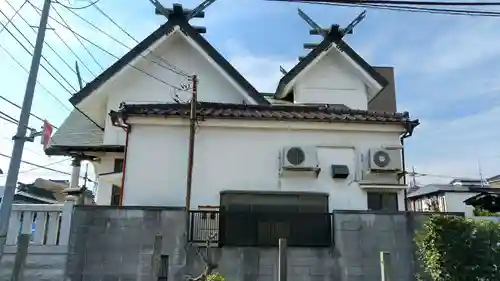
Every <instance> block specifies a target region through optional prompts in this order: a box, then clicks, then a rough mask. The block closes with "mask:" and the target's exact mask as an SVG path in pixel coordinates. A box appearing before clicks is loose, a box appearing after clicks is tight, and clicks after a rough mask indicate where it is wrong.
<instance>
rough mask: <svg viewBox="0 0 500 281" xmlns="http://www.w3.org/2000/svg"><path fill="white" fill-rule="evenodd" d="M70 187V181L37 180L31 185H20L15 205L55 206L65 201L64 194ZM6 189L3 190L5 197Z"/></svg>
mask: <svg viewBox="0 0 500 281" xmlns="http://www.w3.org/2000/svg"><path fill="white" fill-rule="evenodd" d="M68 185H69V182H68V181H62V180H44V179H40V178H39V179H36V180H35V182H33V183H30V184H25V183H19V184H18V186H17V188H16V191H15V194H14V201H13V202H14V204H55V203H61V202H63V201H64V198H65V194H64V193H63V192H62V191H63V190H64V188H67V187H68ZM3 190H4V187H2V188H1V194H2V197H3Z"/></svg>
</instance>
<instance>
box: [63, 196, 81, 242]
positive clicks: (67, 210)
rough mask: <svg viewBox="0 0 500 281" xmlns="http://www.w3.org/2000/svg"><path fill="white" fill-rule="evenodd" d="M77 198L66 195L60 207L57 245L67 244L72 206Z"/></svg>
mask: <svg viewBox="0 0 500 281" xmlns="http://www.w3.org/2000/svg"><path fill="white" fill-rule="evenodd" d="M77 200H78V198H77V197H76V196H73V195H68V196H66V201H65V202H64V206H63V209H62V219H61V232H60V234H59V245H62V246H67V245H68V243H69V233H70V228H71V217H72V215H73V208H74V206H75V203H76V201H77Z"/></svg>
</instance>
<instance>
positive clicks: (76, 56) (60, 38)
mask: <svg viewBox="0 0 500 281" xmlns="http://www.w3.org/2000/svg"><path fill="white" fill-rule="evenodd" d="M54 34H55V35H56V37H57V38H58V39H59V40H60V41H61V42H63V44H64V45H65V46H66V48H68V50H69V51H70V52H71V53H72V54H73V55H74V56H75V58H76V59H77V60H78V61H79V62H80V63H81V64H82V65H83V66H84V67H85V69H87V71H88V72H89V73H90V74H91V75H92V76H94V77H96V76H97V75H96V74H95V73H94V72H93V71H92V70H90V68H89V67H88V66H87V64H86V63H85V62H83V60H82V59H81V58H80V57H79V56H78V55H77V54H76V52H75V51H74V50H73V48H71V47H70V46H69V45H68V43H66V41H65V40H64V39H63V38H62V37H61V35H59V33H58V32H57V31H56V30H55V29H54ZM82 80H83V79H82Z"/></svg>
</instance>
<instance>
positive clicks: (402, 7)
mask: <svg viewBox="0 0 500 281" xmlns="http://www.w3.org/2000/svg"><path fill="white" fill-rule="evenodd" d="M268 1H281V2H293V3H307V4H318V5H329V6H339V7H363V8H369V9H378V10H391V11H399V12H414V13H428V14H440V15H457V16H481V17H499V16H500V12H490V11H484V10H465V9H445V8H425V7H412V6H409V5H392V4H390V5H389V4H387V5H383V4H365V3H366V2H362V3H360V2H355V1H354V2H353V1H351V2H347V1H339V2H334V1H332V2H314V1H307V0H268ZM370 3H371V2H370Z"/></svg>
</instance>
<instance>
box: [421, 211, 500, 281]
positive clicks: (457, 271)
mask: <svg viewBox="0 0 500 281" xmlns="http://www.w3.org/2000/svg"><path fill="white" fill-rule="evenodd" d="M415 241H416V243H417V249H418V254H419V257H420V260H421V261H422V262H423V267H424V270H425V272H426V273H427V274H428V275H429V276H430V278H431V280H432V281H498V280H500V224H498V223H494V222H489V221H479V220H468V219H464V218H463V217H456V216H445V215H433V216H431V217H430V218H429V220H428V221H427V222H426V223H425V224H424V227H423V229H422V230H420V231H418V232H417V236H416V239H415Z"/></svg>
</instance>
